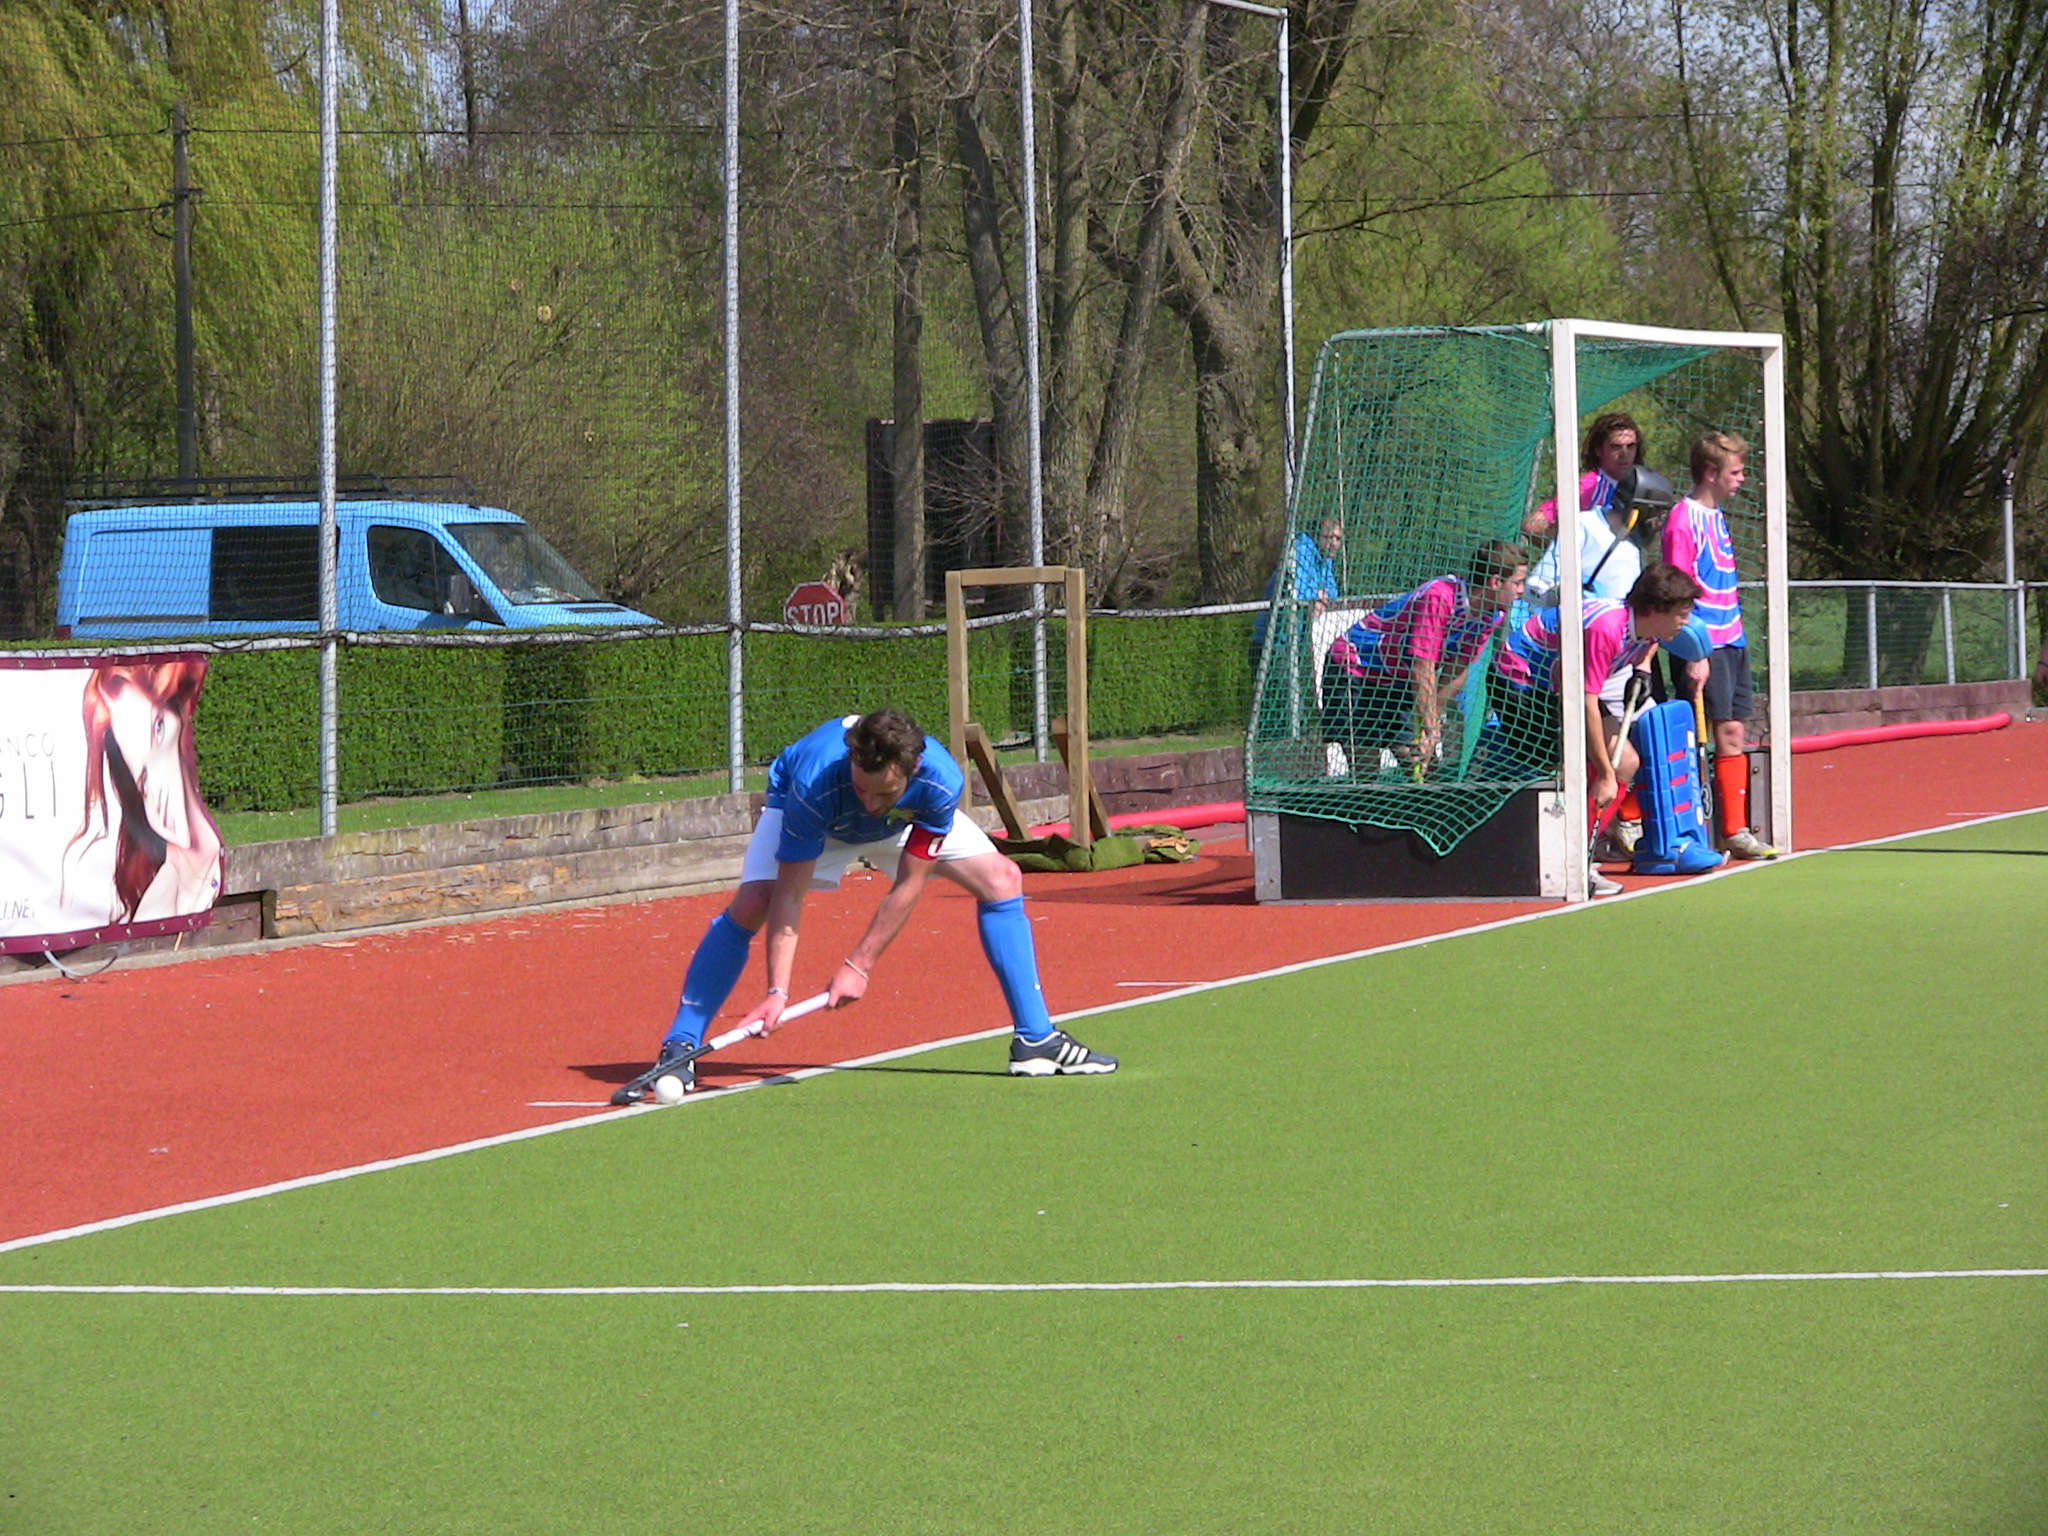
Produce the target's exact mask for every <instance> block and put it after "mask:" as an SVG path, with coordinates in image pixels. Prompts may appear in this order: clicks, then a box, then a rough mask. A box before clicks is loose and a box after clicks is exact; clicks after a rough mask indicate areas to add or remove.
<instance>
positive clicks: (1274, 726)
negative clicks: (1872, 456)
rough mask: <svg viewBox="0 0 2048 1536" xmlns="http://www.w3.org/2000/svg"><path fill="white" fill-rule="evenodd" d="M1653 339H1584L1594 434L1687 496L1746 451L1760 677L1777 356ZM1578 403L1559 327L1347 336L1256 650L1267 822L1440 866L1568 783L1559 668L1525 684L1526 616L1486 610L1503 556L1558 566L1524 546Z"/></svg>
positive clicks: (1650, 543)
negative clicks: (1636, 436) (1360, 832)
mask: <svg viewBox="0 0 2048 1536" xmlns="http://www.w3.org/2000/svg"><path fill="white" fill-rule="evenodd" d="M1615 329H1620V328H1615ZM1644 334H1645V333H1641V332H1636V331H1633V330H1631V334H1630V335H1629V336H1628V337H1626V338H1619V337H1593V336H1584V335H1581V336H1578V337H1577V338H1576V342H1575V346H1574V356H1575V362H1576V404H1577V411H1578V415H1579V418H1580V419H1579V421H1578V424H1577V431H1576V433H1575V436H1576V437H1577V439H1578V440H1579V441H1581V442H1583V440H1584V437H1585V433H1586V428H1587V425H1588V424H1589V423H1590V422H1591V421H1592V420H1593V419H1594V418H1595V417H1596V416H1597V415H1598V414H1600V413H1603V412H1608V411H1615V410H1621V411H1626V412H1628V413H1629V414H1630V415H1631V416H1632V417H1633V419H1634V422H1635V424H1636V426H1637V429H1638V431H1639V433H1640V436H1641V443H1642V462H1643V465H1644V467H1645V468H1647V469H1650V470H1653V471H1655V472H1656V473H1658V474H1661V475H1662V476H1664V477H1665V478H1666V479H1668V480H1669V481H1670V482H1671V483H1672V485H1673V486H1674V487H1675V488H1676V490H1677V492H1678V493H1679V494H1683V493H1684V492H1685V490H1686V489H1687V488H1688V487H1689V486H1690V484H1691V475H1690V471H1689V469H1688V467H1687V465H1688V459H1689V455H1690V451H1691V446H1692V444H1693V443H1694V442H1695V441H1696V440H1697V439H1698V438H1699V437H1701V436H1702V435H1704V434H1705V433H1708V432H1712V431H1722V432H1729V433H1732V434H1735V435H1737V436H1739V437H1741V438H1743V439H1744V440H1745V441H1746V442H1747V443H1748V444H1749V458H1748V467H1749V485H1748V488H1747V489H1746V491H1745V493H1744V496H1743V498H1741V499H1739V500H1738V501H1737V502H1736V503H1734V504H1724V506H1723V509H1722V510H1723V511H1724V512H1726V513H1727V515H1728V520H1729V524H1730V528H1731V532H1732V534H1733V537H1734V543H1735V548H1736V557H1737V567H1738V570H1739V572H1740V574H1741V577H1742V580H1743V583H1744V596H1745V601H1744V604H1743V610H1744V621H1745V624H1746V625H1747V627H1748V630H1749V643H1750V645H1751V646H1752V648H1753V649H1752V656H1753V657H1756V658H1758V659H1759V663H1760V658H1761V654H1762V653H1761V651H1760V650H1759V649H1757V648H1758V647H1761V646H1763V645H1766V644H1767V643H1768V636H1767V634H1766V632H1765V631H1766V625H1765V623H1764V618H1765V613H1764V609H1765V605H1764V603H1763V601H1762V600H1761V595H1760V593H1759V595H1758V597H1757V598H1756V599H1755V600H1751V598H1750V595H1749V594H1750V591H1751V590H1752V584H1753V583H1755V584H1759V585H1760V584H1761V582H1762V581H1763V579H1764V577H1765V574H1766V570H1765V559H1764V556H1765V551H1766V540H1765V534H1764V530H1765V519H1764V512H1763V506H1764V496H1763V487H1764V484H1765V478H1766V477H1765V462H1764V461H1765V453H1764V425H1765V415H1766V413H1765V370H1764V365H1763V353H1762V351H1761V350H1760V349H1758V348H1755V347H1748V346H1739V345H1737V346H1729V345H1703V344H1701V343H1700V341H1699V340H1698V339H1697V338H1694V339H1688V340H1683V341H1681V340H1677V339H1674V340H1669V341H1665V340H1652V339H1643V336H1644ZM1685 334H1686V333H1676V335H1678V336H1684V335H1685ZM1560 393H1561V391H1560V388H1559V381H1558V380H1557V379H1556V378H1555V377H1554V376H1553V366H1552V345H1551V336H1550V329H1549V327H1548V326H1547V325H1535V326H1497V327H1474V328H1442V329H1421V328H1417V329H1403V330H1383V331H1348V332H1344V333H1341V334H1339V335H1336V336H1333V337H1331V338H1330V339H1329V340H1328V341H1326V342H1325V343H1324V344H1323V346H1322V348H1321V350H1320V353H1319V354H1318V357H1317V361H1316V369H1315V379H1314V384H1313V387H1312V391H1311V394H1310V399H1309V407H1308V415H1307V425H1306V428H1305V432H1304V440H1303V444H1302V450H1301V462H1300V469H1299V472H1298V474H1297V478H1296V481H1295V488H1294V496H1293V499H1292V505H1291V515H1290V519H1289V527H1288V529H1287V532H1286V535H1285V537H1284V539H1283V541H1282V544H1281V548H1280V551H1279V557H1278V564H1277V570H1276V573H1275V576H1274V581H1273V586H1272V589H1271V593H1270V596H1271V608H1270V613H1269V616H1268V619H1267V622H1266V623H1265V624H1264V625H1263V626H1262V628H1261V631H1260V634H1259V637H1258V639H1257V641H1256V642H1255V664H1256V668H1257V671H1256V681H1255V685H1254V702H1253V710H1252V717H1251V723H1250V728H1249V730H1248V733H1247V741H1246V751H1245V803H1246V806H1247V808H1248V809H1249V810H1252V811H1273V812H1281V813H1292V814H1295V815H1301V816H1314V817H1322V818H1327V819H1330V820H1336V821H1341V822H1345V823H1348V824H1352V825H1369V826H1375V827H1383V828H1393V829H1406V830H1410V831H1413V832H1414V833H1416V834H1417V835H1418V836H1419V837H1420V838H1421V839H1422V840H1423V841H1424V842H1425V843H1426V844H1427V845H1428V846H1429V847H1430V848H1431V849H1433V850H1434V851H1435V852H1437V853H1438V854H1443V853H1447V852H1449V851H1450V850H1451V849H1453V848H1455V847H1456V846H1457V845H1458V843H1459V842H1461V841H1462V840H1463V839H1464V838H1465V837H1466V836H1467V835H1468V834H1469V833H1471V832H1472V831H1473V830H1474V829H1475V828H1477V827H1479V826H1480V825H1482V824H1483V823H1484V822H1485V821H1487V819H1488V818H1490V817H1491V816H1493V815H1494V814H1495V812H1497V811H1498V810H1500V808H1501V807H1502V806H1503V805H1504V804H1506V802H1507V801H1508V799H1509V798H1510V797H1511V796H1513V795H1514V794H1515V793H1516V791H1518V790H1520V789H1523V788H1525V787H1528V786H1531V785H1538V784H1555V783H1557V782H1558V772H1559V762H1560V735H1559V726H1558V719H1559V716H1558V711H1557V707H1556V704H1555V700H1554V695H1553V694H1552V693H1551V691H1550V688H1549V686H1548V676H1547V664H1546V663H1545V661H1544V659H1543V658H1542V657H1541V656H1540V655H1539V656H1534V657H1533V658H1529V657H1525V658H1524V660H1525V661H1526V660H1530V659H1533V661H1534V663H1535V667H1536V672H1535V675H1533V676H1532V677H1531V678H1530V679H1529V681H1528V683H1527V685H1523V684H1522V683H1521V681H1520V679H1521V677H1522V675H1523V674H1522V672H1521V666H1520V664H1518V662H1517V660H1516V658H1515V657H1514V656H1512V655H1508V654H1505V653H1507V652H1508V651H1509V650H1510V649H1511V647H1510V645H1509V639H1510V637H1511V636H1512V635H1514V634H1516V633H1518V632H1519V630H1520V628H1521V626H1522V624H1523V622H1524V620H1525V619H1526V616H1527V604H1526V602H1525V603H1522V604H1517V605H1516V608H1515V609H1514V610H1513V611H1512V612H1508V613H1503V614H1501V615H1500V616H1499V618H1498V619H1494V618H1493V617H1492V615H1491V614H1490V613H1489V612H1488V611H1487V609H1486V602H1485V594H1486V591H1487V577H1488V574H1489V572H1490V571H1491V570H1493V569H1494V568H1495V566H1496V565H1497V564H1498V563H1499V562H1500V561H1501V560H1502V558H1503V555H1504V553H1505V552H1504V551H1502V549H1501V547H1500V546H1502V545H1507V546H1511V547H1513V548H1514V549H1515V551H1516V553H1517V554H1522V555H1526V558H1527V559H1528V560H1529V561H1530V562H1532V563H1534V562H1537V561H1539V560H1540V558H1541V556H1542V554H1543V550H1544V545H1545V542H1546V541H1545V540H1544V539H1542V538H1540V537H1538V538H1532V537H1531V536H1530V535H1529V534H1528V533H1525V527H1526V526H1528V524H1527V523H1526V519H1527V518H1528V516H1529V514H1530V513H1531V512H1532V511H1534V510H1535V509H1536V508H1537V507H1538V506H1539V504H1541V503H1543V502H1545V501H1550V500H1553V499H1554V496H1555V487H1556V485H1557V481H1558V476H1557V473H1556V464H1555V454H1554V447H1553V445H1554V443H1555V442H1556V437H1557V433H1556V425H1555V424H1556V421H1557V415H1558V407H1557V404H1556V401H1557V400H1558V398H1559V396H1560ZM1566 398H1569V396H1568V395H1567V396H1566ZM1578 467H1579V466H1577V465H1574V466H1572V469H1573V474H1574V477H1575V478H1576V474H1577V470H1578ZM1562 526H1564V527H1567V528H1569V527H1571V526H1572V520H1571V519H1570V518H1569V517H1567V518H1566V519H1564V520H1563V522H1562ZM1657 535H1658V523H1657V520H1656V519H1655V518H1646V519H1644V520H1643V521H1641V522H1639V523H1638V524H1637V526H1636V527H1635V529H1634V530H1633V532H1632V533H1631V534H1630V536H1629V537H1630V540H1631V542H1632V543H1633V544H1634V545H1635V546H1636V553H1637V555H1638V556H1639V558H1640V559H1641V560H1642V562H1643V563H1645V564H1647V563H1649V562H1651V561H1654V560H1655V559H1656V555H1657V548H1658V544H1657ZM1582 576H1583V572H1582ZM1550 600H1551V601H1555V597H1554V595H1553V596H1552V598H1551V599H1550ZM1422 613H1432V614H1434V615H1435V616H1436V617H1435V618H1434V619H1433V620H1429V619H1418V618H1417V617H1416V615H1417V614H1422ZM1423 629H1428V630H1431V631H1432V632H1433V633H1434V634H1435V635H1436V636H1437V639H1436V640H1435V642H1433V644H1431V645H1428V646H1425V647H1423V649H1425V650H1431V649H1433V650H1434V651H1435V652H1436V655H1435V657H1434V658H1433V665H1432V667H1431V669H1430V670H1431V671H1432V672H1433V674H1434V675H1433V678H1432V679H1431V680H1430V681H1429V683H1428V684H1427V686H1428V689H1429V692H1430V697H1428V698H1424V697H1421V696H1420V695H1419V693H1418V689H1419V688H1420V687H1421V686H1422V685H1421V684H1419V683H1418V681H1417V680H1416V677H1415V673H1414V668H1413V657H1412V655H1411V652H1412V650H1413V648H1414V647H1413V644H1412V640H1413V636H1414V634H1415V633H1416V632H1417V631H1418V630H1423ZM1756 672H1757V677H1758V680H1759V693H1760V695H1761V691H1762V688H1761V684H1762V679H1763V677H1764V676H1765V673H1764V671H1763V669H1762V667H1761V665H1760V664H1759V665H1758V666H1757V668H1756ZM1758 712H1759V715H1761V714H1762V713H1763V701H1762V699H1761V697H1760V698H1759V702H1758ZM1573 718H1574V719H1575V720H1576V718H1578V717H1577V716H1574V717H1573ZM1753 729H1754V728H1753Z"/></svg>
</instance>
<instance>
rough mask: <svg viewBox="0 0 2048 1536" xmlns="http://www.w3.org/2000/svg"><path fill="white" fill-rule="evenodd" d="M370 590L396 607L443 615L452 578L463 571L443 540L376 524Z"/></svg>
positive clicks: (422, 532) (371, 534) (371, 537)
mask: <svg viewBox="0 0 2048 1536" xmlns="http://www.w3.org/2000/svg"><path fill="white" fill-rule="evenodd" d="M369 542H370V589H371V590H372V591H374V592H375V593H376V594H377V597H378V598H379V600H380V601H383V602H387V603H389V604H391V606H392V607H394V608H418V609H421V610H423V611H424V612H427V613H439V612H440V611H441V601H442V594H443V591H444V589H445V588H446V586H447V583H448V578H449V577H450V576H452V575H453V574H455V573H456V572H457V571H459V570H461V569H462V567H461V566H459V565H457V564H456V563H455V557H454V556H453V555H451V554H449V553H448V551H447V550H446V549H445V548H443V547H442V544H441V541H440V540H439V539H437V538H435V537H434V536H433V535H432V534H431V533H428V532H426V531H425V530H424V529H420V528H393V527H391V526H389V525H388V524H383V523H377V524H372V525H371V527H370V532H369Z"/></svg>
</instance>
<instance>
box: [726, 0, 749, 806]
mask: <svg viewBox="0 0 2048 1536" xmlns="http://www.w3.org/2000/svg"><path fill="white" fill-rule="evenodd" d="M740 585H741V583H740V8H739V0H725V622H726V624H727V626H728V627H727V629H726V638H725V741H726V788H727V790H728V791H729V792H730V793H732V794H735V795H736V794H738V793H739V792H740V791H741V790H742V789H744V788H745V787H746V761H747V758H746V752H747V742H746V692H745V688H744V680H745V654H744V653H745V649H746V648H745V645H744V643H743V635H742V632H741V625H742V624H743V623H744V622H745V620H746V604H745V601H744V596H743V594H742V592H741V590H740Z"/></svg>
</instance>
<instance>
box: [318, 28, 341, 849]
mask: <svg viewBox="0 0 2048 1536" xmlns="http://www.w3.org/2000/svg"><path fill="white" fill-rule="evenodd" d="M340 39H341V6H340V0H322V4H321V7H320V835H321V836H322V837H332V836H334V835H335V833H336V832H337V831H338V830H339V813H338V808H337V801H338V799H339V794H338V788H337V786H338V784H339V781H340V773H339V767H338V765H339V760H340V751H339V747H338V745H337V743H338V740H339V737H340V730H339V728H338V724H337V720H338V716H339V713H340V689H339V686H338V683H337V671H338V657H337V654H336V651H335V646H336V643H337V642H336V637H335V630H336V628H337V627H338V625H339V623H340V618H339V613H338V604H337V602H336V598H335V589H334V550H335V528H336V519H335V511H334V502H335V474H334V441H335V423H334V417H335V408H334V401H335V385H334V379H335V368H334V312H335V277H334V273H335V256H334V247H335V236H336V225H337V219H336V215H335V188H336V186H337V184H338V182H339V180H340V177H339V167H340V160H341V132H340V126H339V121H340V118H339V107H338V104H337V103H338V101H339V98H340V95H341V86H340V80H341V42H340Z"/></svg>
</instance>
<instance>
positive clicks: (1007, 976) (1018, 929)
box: [976, 896, 1052, 1040]
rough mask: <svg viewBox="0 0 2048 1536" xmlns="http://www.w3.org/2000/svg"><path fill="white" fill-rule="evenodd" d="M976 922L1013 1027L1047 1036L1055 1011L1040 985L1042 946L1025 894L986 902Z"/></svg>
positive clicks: (1021, 1034)
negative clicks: (1049, 1009) (1035, 941)
mask: <svg viewBox="0 0 2048 1536" xmlns="http://www.w3.org/2000/svg"><path fill="white" fill-rule="evenodd" d="M976 925H977V926H978V927H979V928H980V929H981V952H982V953H983V954H985V955H987V956H988V964H989V969H990V970H992V971H994V972H995V973H996V980H997V981H999V982H1001V983H1002V984H1003V1001H1005V1002H1006V1003H1008V1004H1009V1005H1010V1024H1011V1027H1012V1028H1014V1029H1015V1030H1016V1031H1017V1036H1018V1038H1019V1039H1021V1040H1043V1039H1044V1038H1045V1037H1046V1036H1047V1035H1049V1034H1051V1033H1052V1015H1051V1014H1049V1013H1047V1012H1046V1011H1045V993H1044V992H1043V991H1042V990H1040V988H1039V985H1038V949H1037V947H1036V946H1035V945H1034V944H1033V943H1032V942H1031V919H1030V918H1028V917H1026V916H1025V915H1024V898H1023V897H1022V896H1012V897H1011V898H1010V899H1009V900H1008V901H987V902H983V903H982V904H981V906H980V909H979V911H978V912H977V914H976Z"/></svg>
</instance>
